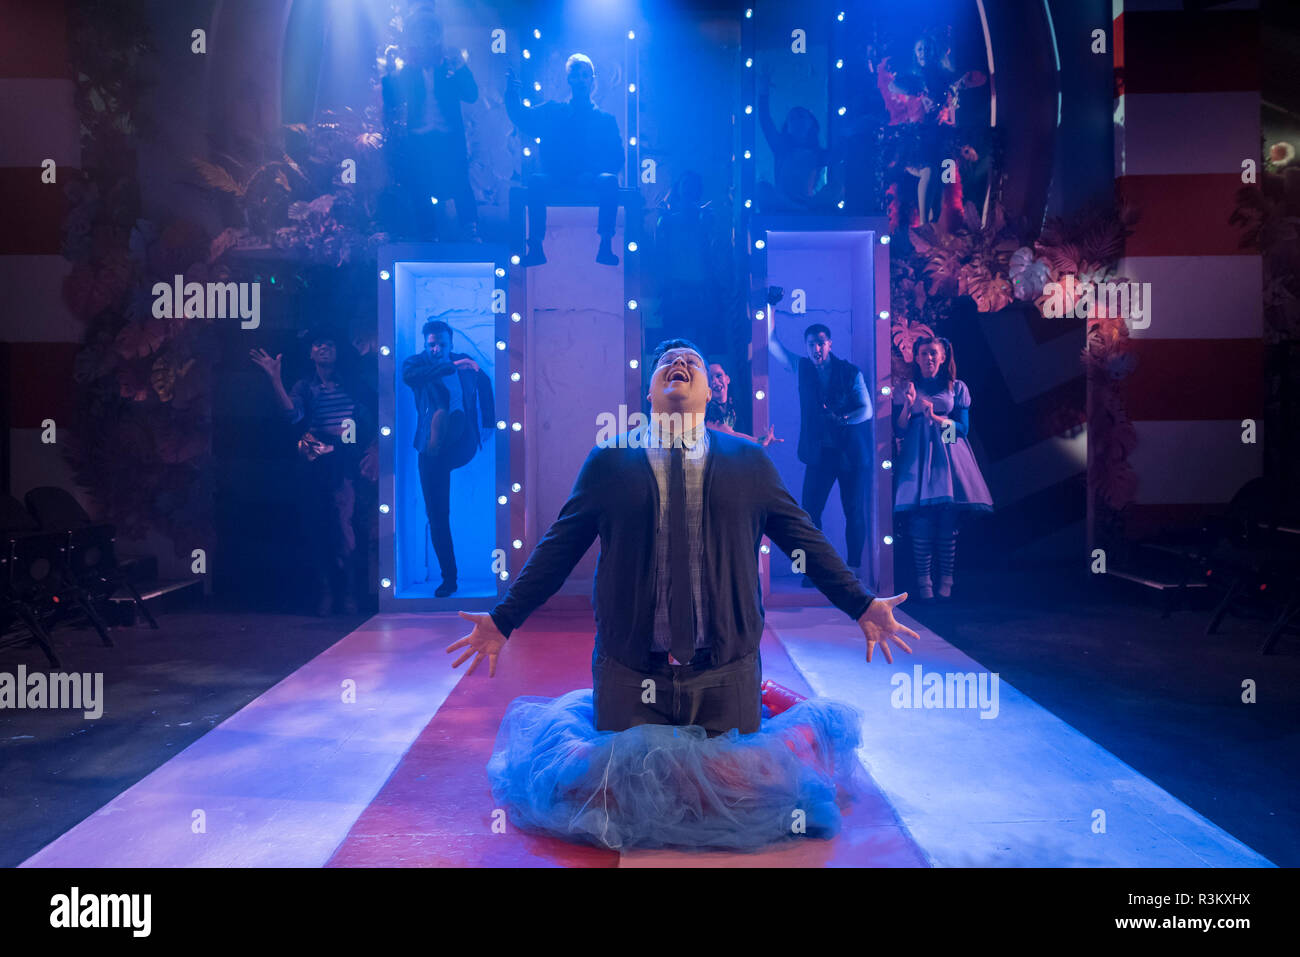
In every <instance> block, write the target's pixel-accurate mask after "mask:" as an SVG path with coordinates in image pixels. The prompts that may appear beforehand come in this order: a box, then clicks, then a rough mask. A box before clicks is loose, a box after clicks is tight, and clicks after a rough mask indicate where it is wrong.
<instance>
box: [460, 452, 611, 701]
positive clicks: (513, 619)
mask: <svg viewBox="0 0 1300 957" xmlns="http://www.w3.org/2000/svg"><path fill="white" fill-rule="evenodd" d="M599 453H600V449H593V450H592V451H591V453H590V454H589V455H588V456H587V461H586V462H584V463H583V465H582V470H581V471H580V472H579V473H578V480H577V481H576V482H575V483H574V485H573V491H572V492H571V493H570V495H569V500H568V501H567V502H565V503H564V507H563V508H562V509H560V516H559V518H557V519H556V520H555V521H554V522H553V523H552V524H551V527H550V528H548V529H547V530H546V534H545V535H543V536H542V540H541V541H540V542H538V543H537V547H536V548H534V549H533V551H532V554H530V555H529V556H528V561H527V562H525V563H524V567H523V569H522V570H521V571H520V572H519V577H518V578H516V579H515V582H514V584H513V585H511V586H510V589H509V590H508V591H507V592H506V596H505V598H503V599H502V600H501V601H499V602H498V603H497V604H496V606H495V607H494V608H493V609H492V610H491V611H490V612H488V613H487V614H474V613H469V612H463V611H462V612H460V616H461V617H462V618H464V619H465V620H467V621H472V622H473V623H474V630H473V631H472V632H470V634H468V635H466V636H465V637H464V638H461V639H460V640H459V641H457V642H455V643H453V644H451V645H450V646H448V648H447V651H448V652H452V651H455V650H457V649H459V648H467V649H468V650H467V651H466V652H465V653H464V654H463V655H461V656H460V657H459V658H458V659H456V660H455V661H454V662H452V667H453V668H455V667H459V666H460V664H461V663H462V662H464V661H465V660H466V659H467V658H469V657H470V656H471V655H474V654H477V655H478V657H477V658H475V659H474V663H473V664H472V665H470V667H469V671H467V672H466V674H473V672H474V669H475V668H477V667H478V664H479V662H480V661H482V660H483V658H484V657H486V658H487V659H488V663H489V674H490V675H495V674H496V670H497V669H496V659H497V655H498V654H499V653H500V651H501V647H502V646H503V645H504V644H505V640H506V639H507V638H508V637H510V633H511V632H512V631H514V630H515V629H516V628H518V627H519V626H520V625H522V624H523V623H524V619H526V618H527V617H528V616H529V615H530V614H532V613H533V612H534V611H535V610H536V609H537V608H538V607H539V606H540V605H542V604H544V603H545V602H546V600H547V599H548V598H550V597H551V596H552V595H554V594H555V593H556V592H557V591H559V589H560V586H561V585H563V584H564V580H565V579H566V578H568V577H569V573H570V572H572V571H573V569H574V567H575V566H576V565H577V564H578V562H579V561H581V560H582V556H583V555H585V554H586V553H587V549H588V548H590V547H591V543H592V542H593V541H595V539H596V535H597V534H598V533H599V531H600V513H601V510H602V507H603V506H602V504H601V501H602V495H603V493H604V488H603V483H602V481H601V479H600V477H599V476H600V465H599V463H598V461H597V459H598V456H599Z"/></svg>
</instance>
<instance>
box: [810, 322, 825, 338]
mask: <svg viewBox="0 0 1300 957" xmlns="http://www.w3.org/2000/svg"><path fill="white" fill-rule="evenodd" d="M819 332H824V333H826V338H827V339H830V338H831V330H830V327H829V326H824V325H822V324H821V323H820V322H814V323H813V324H812V325H811V326H809V327H808V328H807V329H805V330H804V331H803V337H804V338H805V339H807V338H808V337H809V336H815V335H817V333H819Z"/></svg>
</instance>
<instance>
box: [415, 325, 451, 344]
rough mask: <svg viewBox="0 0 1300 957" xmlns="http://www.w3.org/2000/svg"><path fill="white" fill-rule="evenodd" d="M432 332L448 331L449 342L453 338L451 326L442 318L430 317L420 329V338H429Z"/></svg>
mask: <svg viewBox="0 0 1300 957" xmlns="http://www.w3.org/2000/svg"><path fill="white" fill-rule="evenodd" d="M431 332H445V333H447V341H448V342H450V341H451V338H452V333H451V326H449V325H447V324H446V323H445V322H443V321H442V320H441V319H430V320H429V321H428V322H426V323H425V324H424V327H423V328H422V329H421V330H420V338H421V339H427V338H429V333H431Z"/></svg>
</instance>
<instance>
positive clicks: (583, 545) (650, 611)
mask: <svg viewBox="0 0 1300 957" xmlns="http://www.w3.org/2000/svg"><path fill="white" fill-rule="evenodd" d="M626 440H627V436H626V435H624V436H620V442H621V443H623V444H624V445H625V446H626V445H627V444H628V443H627V441H626ZM709 443H710V449H709V457H708V461H707V462H706V463H705V466H704V503H703V504H704V526H703V533H704V534H703V542H704V556H703V557H704V561H703V575H704V581H703V582H702V585H703V599H704V606H705V616H706V627H707V629H708V634H709V637H710V639H711V640H712V643H713V646H712V651H713V663H714V664H715V665H725V664H728V663H730V662H732V661H735V660H737V659H738V658H742V657H744V656H745V655H747V654H749V653H750V652H753V651H755V650H757V648H758V643H759V639H760V638H761V637H762V634H763V603H762V597H761V595H760V593H759V580H758V556H759V545H760V544H761V541H762V538H763V536H764V535H766V536H768V537H769V538H770V539H771V540H772V541H773V542H775V543H776V545H777V547H779V548H780V549H781V550H782V551H784V552H785V553H786V554H787V555H790V554H791V553H792V552H793V551H794V550H795V549H802V550H803V552H804V554H805V556H806V562H807V564H806V567H807V573H808V577H809V578H811V579H812V580H813V582H814V583H815V584H816V585H817V587H818V588H820V589H821V591H822V593H823V594H825V595H826V596H827V597H828V598H830V600H831V601H832V602H833V603H834V605H835V607H837V608H839V609H840V610H841V611H842V612H844V613H845V614H846V615H848V616H849V617H851V618H854V619H857V618H859V617H860V616H861V615H862V613H863V612H864V611H866V609H867V606H868V605H870V604H871V601H872V598H873V596H872V594H871V593H870V592H869V591H867V589H866V588H865V587H864V586H863V585H862V583H861V582H860V581H858V579H857V577H856V576H855V575H854V574H853V572H852V571H850V570H849V568H848V566H846V565H845V564H844V562H843V560H842V559H841V558H840V556H839V555H838V554H837V553H836V551H835V549H834V548H833V547H832V546H831V544H830V543H829V542H828V541H827V540H826V537H825V536H824V535H822V533H821V532H820V531H818V529H817V527H816V526H815V525H813V523H812V521H811V520H810V519H809V518H808V514H807V513H806V512H805V511H803V509H801V508H800V507H799V506H798V505H797V504H796V503H795V500H794V498H793V497H791V495H790V493H789V492H788V491H787V490H786V487H785V485H784V484H783V483H782V482H781V477H780V476H779V475H778V474H777V471H776V466H774V465H773V464H772V460H771V459H769V458H768V457H767V453H766V452H764V451H763V449H762V448H760V447H759V446H758V445H756V444H754V443H753V442H750V441H748V440H747V439H741V438H737V437H735V436H732V435H727V434H725V433H722V432H711V433H709ZM658 515H659V486H658V483H657V482H656V481H655V476H654V471H653V469H652V468H651V466H650V461H649V459H648V458H647V457H646V454H645V450H644V449H643V448H639V447H636V448H632V447H608V448H601V447H597V448H595V449H592V451H591V453H590V454H589V455H588V456H587V461H586V462H585V463H584V464H583V466H582V471H581V472H580V473H579V475H578V480H577V482H576V483H575V484H574V486H573V493H572V494H571V495H570V497H569V500H568V501H567V502H566V503H565V504H564V508H563V509H561V510H560V516H559V518H557V519H556V520H555V522H554V524H552V525H551V527H550V528H549V529H548V530H547V532H546V535H545V536H544V537H543V538H542V540H541V541H540V542H538V544H537V547H536V548H534V549H533V552H532V554H531V555H530V556H529V557H528V561H527V563H526V564H525V565H524V567H523V569H522V570H521V571H520V573H519V575H518V577H516V579H515V582H514V584H513V585H511V586H510V590H509V591H508V592H507V593H506V596H505V598H504V599H502V600H501V601H500V602H499V603H498V604H497V605H496V607H494V608H493V609H492V611H491V615H492V620H493V621H494V622H495V623H496V626H497V628H499V629H500V630H501V633H502V634H503V635H506V636H509V634H510V632H511V631H512V630H513V629H515V628H517V627H518V626H519V625H521V624H523V622H524V619H526V618H527V617H528V615H529V614H531V613H532V612H533V610H534V609H536V608H537V607H538V606H540V605H541V604H542V603H543V602H545V601H546V600H547V599H548V598H550V596H551V595H553V594H554V593H555V592H556V591H557V590H558V589H559V587H560V585H561V584H563V582H564V580H565V579H566V578H567V577H568V575H569V573H570V572H571V571H572V570H573V568H574V566H575V565H577V564H578V561H579V560H580V559H581V558H582V556H583V554H584V553H586V551H587V548H588V547H589V546H590V545H591V543H592V542H593V541H594V540H595V539H596V538H597V537H598V536H599V538H600V559H599V561H598V562H597V564H596V578H595V585H594V591H593V596H592V597H593V603H594V605H595V611H596V653H597V654H602V653H603V654H605V655H607V656H608V657H610V658H612V659H613V660H615V661H618V662H620V663H621V664H623V665H625V666H627V667H629V668H632V669H635V670H640V671H645V670H647V669H648V668H649V667H650V658H649V655H650V651H651V641H652V635H653V632H654V611H655V595H656V594H657V591H656V568H655V566H656V562H655V527H656V524H657V518H658Z"/></svg>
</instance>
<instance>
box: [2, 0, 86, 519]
mask: <svg viewBox="0 0 1300 957" xmlns="http://www.w3.org/2000/svg"><path fill="white" fill-rule="evenodd" d="M0 23H3V24H4V29H3V30H0V129H3V130H4V131H5V135H4V136H2V137H0V209H3V210H4V211H5V227H4V229H3V230H0V290H3V293H2V294H0V342H3V343H4V345H3V347H2V348H3V356H4V358H3V362H4V367H3V368H0V378H2V379H3V384H0V388H3V389H5V390H6V392H7V399H8V402H7V405H8V408H9V410H10V415H9V423H8V427H9V434H8V440H9V450H10V462H9V474H8V475H6V476H4V477H3V479H4V480H5V481H7V483H8V489H9V491H10V492H11V493H12V494H14V495H16V496H17V497H18V498H20V499H21V498H22V496H23V495H24V494H25V493H26V492H27V490H28V489H30V488H32V487H34V486H37V485H61V486H63V487H65V488H69V489H72V482H71V470H70V469H69V468H68V466H67V463H66V462H65V461H64V459H63V456H62V454H61V452H60V450H59V447H58V446H57V444H56V445H46V444H43V443H42V442H41V440H40V435H41V428H40V426H41V422H42V421H43V420H45V419H53V420H54V421H55V423H56V425H58V426H63V425H70V424H71V409H72V396H71V383H72V365H73V359H74V357H75V355H76V352H77V349H78V348H79V346H80V342H81V338H82V334H83V331H84V330H83V328H82V325H81V323H80V322H79V321H78V320H77V319H75V318H74V317H73V316H72V315H71V313H70V312H69V311H68V309H67V307H65V306H64V304H63V295H62V284H63V279H64V277H65V276H66V275H67V274H68V272H69V270H70V268H71V267H70V264H69V263H68V261H67V260H65V259H64V258H63V256H62V255H61V254H60V246H61V237H62V232H61V230H62V225H63V214H64V208H65V194H64V187H65V186H66V184H67V182H68V181H69V179H70V178H71V177H72V175H73V174H74V173H75V172H76V171H77V169H78V168H79V166H80V163H81V151H80V147H79V141H78V130H79V123H78V118H77V111H76V108H75V106H74V102H73V90H74V86H73V79H72V74H71V70H70V68H69V65H68V40H67V19H66V11H65V7H64V4H63V3H62V2H61V0H54V2H49V3H31V2H29V0H0ZM47 159H52V160H54V162H55V163H56V164H57V173H56V175H57V181H56V182H55V183H53V184H45V183H42V182H41V164H42V163H43V162H44V161H45V160H47Z"/></svg>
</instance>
